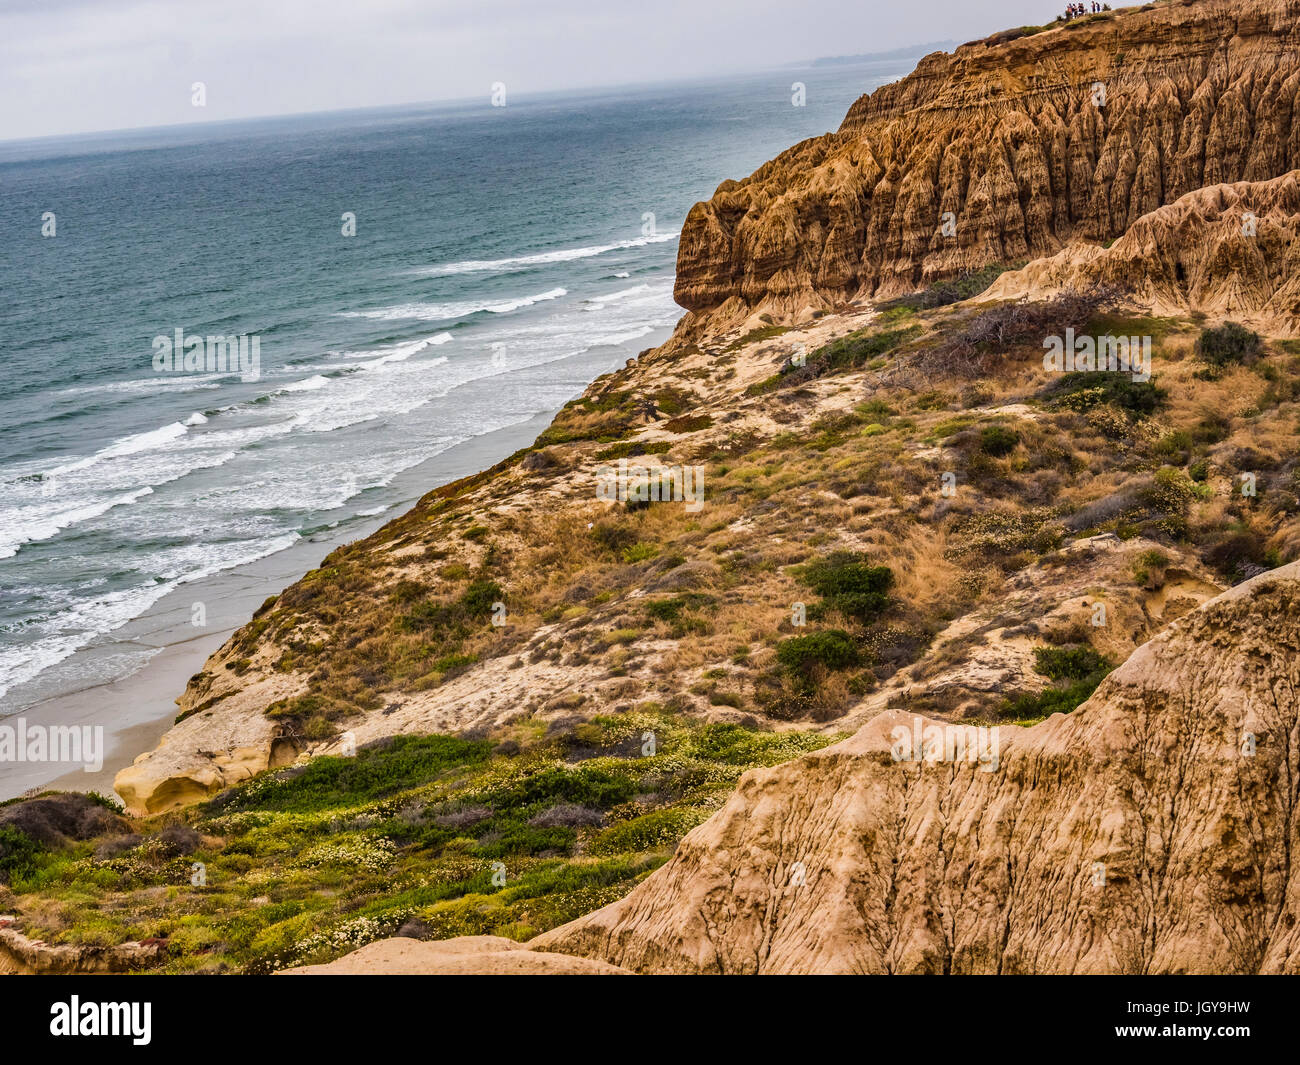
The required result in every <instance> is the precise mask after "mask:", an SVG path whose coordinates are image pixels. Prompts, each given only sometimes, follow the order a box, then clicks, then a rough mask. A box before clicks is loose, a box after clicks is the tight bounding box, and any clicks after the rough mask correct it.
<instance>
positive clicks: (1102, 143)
mask: <svg viewBox="0 0 1300 1065" xmlns="http://www.w3.org/2000/svg"><path fill="white" fill-rule="evenodd" d="M1298 16H1300V5H1297V4H1296V3H1295V2H1294V0H1245V2H1242V3H1232V2H1229V0H1195V2H1191V0H1187V2H1182V3H1162V4H1158V5H1157V4H1147V5H1146V6H1145V7H1143V8H1140V9H1128V10H1126V11H1121V12H1115V13H1106V14H1105V15H1100V16H1094V17H1091V18H1088V19H1083V20H1079V21H1076V22H1074V23H1071V24H1068V25H1064V26H1058V27H1056V28H1052V29H1048V30H1046V31H1044V32H1041V33H1035V34H1033V35H1030V36H1024V37H1020V38H1018V39H1012V40H1005V38H1006V37H1007V36H1009V35H1008V34H1001V35H998V36H997V37H995V38H990V39H989V41H988V42H975V43H972V44H967V45H964V46H963V47H961V48H958V49H957V50H956V51H955V52H954V53H952V54H951V55H947V54H944V53H936V54H934V55H931V56H929V57H927V58H926V59H925V60H923V61H922V62H921V63H920V65H919V66H918V67H917V69H916V71H915V72H914V73H912V74H911V75H910V76H908V77H906V78H904V79H902V80H901V81H899V82H897V83H895V84H893V85H889V86H886V87H884V88H881V89H879V90H877V91H876V92H874V93H872V94H871V95H869V96H865V97H863V98H862V99H860V100H859V101H858V102H857V103H855V104H854V105H853V107H852V108H851V109H850V111H849V113H848V116H847V117H846V118H845V120H844V123H843V125H842V126H841V127H840V129H839V130H838V131H837V132H835V133H831V134H827V135H826V136H823V137H818V138H813V139H811V140H807V141H804V142H803V143H801V144H798V145H796V146H795V147H793V148H791V149H790V150H788V151H787V152H785V153H783V154H782V155H781V156H779V157H778V158H776V159H774V160H772V161H771V162H769V163H767V164H766V165H764V166H762V167H760V168H759V169H758V170H757V171H756V172H755V173H754V174H752V175H751V176H750V177H748V178H746V179H744V180H743V181H739V182H738V181H726V182H723V184H722V185H720V186H719V188H718V190H717V192H716V193H715V194H714V196H713V198H712V199H711V200H709V201H708V202H706V203H700V204H697V205H696V206H695V207H694V208H693V209H692V210H691V212H690V214H689V216H688V218H687V220H686V223H685V225H684V227H683V230H682V236H681V245H680V251H679V255H678V266H677V286H676V298H677V301H678V302H679V303H680V304H681V305H682V306H683V307H686V308H687V309H688V310H690V311H692V312H704V311H710V310H716V309H718V308H720V307H721V308H722V312H721V315H719V314H716V313H715V314H714V315H713V316H712V317H713V318H714V319H717V318H719V317H723V318H735V317H736V316H738V315H741V316H743V314H745V313H749V312H751V311H754V310H756V309H759V308H761V309H764V310H767V311H771V312H774V313H776V314H778V315H781V316H786V317H789V318H794V319H797V318H798V317H800V316H801V315H804V314H806V313H807V312H809V311H812V310H819V309H820V310H826V309H830V308H832V307H834V306H835V305H838V304H842V303H843V302H844V301H846V300H850V299H853V298H856V297H862V296H868V295H874V294H883V295H892V294H895V293H897V292H900V291H905V290H910V289H913V288H915V287H917V286H918V285H922V284H925V283H927V282H929V281H933V280H935V279H938V278H944V277H949V276H952V275H954V274H959V273H961V272H963V271H967V270H970V269H973V268H978V267H980V266H983V265H986V264H989V263H993V262H1002V263H1014V262H1019V261H1026V260H1032V259H1037V258H1040V257H1043V256H1049V255H1053V254H1055V253H1056V252H1058V251H1059V250H1060V249H1061V248H1062V247H1063V246H1064V245H1065V244H1066V243H1068V242H1070V241H1080V240H1081V241H1090V242H1097V243H1099V242H1105V241H1107V240H1110V239H1113V238H1115V237H1118V236H1120V235H1121V234H1123V233H1124V232H1125V231H1126V230H1128V229H1129V227H1130V226H1132V225H1133V223H1134V222H1135V221H1137V219H1139V218H1140V217H1141V216H1142V215H1144V214H1147V213H1148V212H1151V211H1153V210H1155V209H1156V208H1158V207H1161V206H1163V205H1165V204H1170V203H1172V202H1173V201H1175V200H1176V199H1178V198H1179V197H1180V196H1183V195H1185V194H1186V193H1189V192H1192V191H1193V190H1196V189H1199V188H1201V187H1203V186H1206V185H1215V184H1219V183H1223V182H1237V181H1262V180H1267V179H1270V178H1274V177H1277V176H1279V175H1281V174H1284V173H1286V172H1287V171H1289V170H1292V169H1294V168H1296V167H1298V166H1300V127H1297V126H1294V125H1293V123H1292V115H1293V112H1294V111H1295V107H1296V97H1297V92H1300V18H1298ZM945 220H947V221H948V222H950V225H945ZM703 324H704V323H702V322H701V321H700V320H699V317H698V315H691V316H688V318H687V320H686V323H685V326H686V330H687V331H689V330H690V329H692V328H693V327H697V326H701V325H703Z"/></svg>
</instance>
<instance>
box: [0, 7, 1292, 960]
mask: <svg viewBox="0 0 1300 1065" xmlns="http://www.w3.org/2000/svg"><path fill="white" fill-rule="evenodd" d="M1298 20H1300V5H1295V4H1283V3H1278V2H1276V0H1247V2H1245V3H1240V4H1236V5H1228V4H1226V3H1222V2H1220V0H1204V2H1199V3H1193V4H1181V3H1179V4H1160V5H1148V6H1147V7H1144V8H1142V9H1133V10H1130V11H1126V12H1116V13H1112V14H1108V16H1107V17H1105V18H1097V19H1085V20H1080V22H1079V23H1076V24H1072V26H1071V27H1070V28H1048V29H1045V30H1043V31H1042V32H1035V33H1027V32H1026V33H1019V32H1017V33H1011V34H1003V35H998V37H997V38H996V39H990V41H988V42H979V43H976V44H972V45H966V46H963V47H962V48H960V49H958V50H957V52H956V53H954V54H953V55H952V56H944V55H936V56H931V57H929V58H927V59H926V60H925V61H924V62H923V63H922V64H921V65H920V66H919V67H918V69H917V71H916V72H915V73H914V74H913V75H911V76H910V77H909V78H907V79H904V80H903V81H901V82H899V83H897V84H896V85H894V86H889V87H886V88H885V89H882V90H879V91H878V92H876V93H874V94H872V95H871V96H870V97H865V98H864V99H863V100H862V101H859V103H858V104H855V105H854V107H853V108H852V109H851V111H850V113H849V116H848V118H847V119H846V120H845V124H844V127H843V128H842V129H841V131H840V132H839V133H836V134H833V135H830V136H828V137H826V138H821V139H819V140H816V141H811V142H806V143H805V144H803V145H799V146H796V147H795V148H794V149H791V151H790V152H788V153H786V154H785V155H783V156H782V157H781V158H780V159H778V160H775V161H773V162H772V163H769V164H768V165H767V166H765V167H763V168H762V169H760V170H759V171H758V172H757V174H755V175H754V176H753V177H752V178H750V179H747V181H745V182H741V183H736V182H729V183H726V184H724V186H723V187H722V188H721V189H720V190H719V193H718V195H717V196H715V197H714V199H713V200H712V201H710V202H709V203H708V204H702V205H699V206H698V207H697V208H696V209H695V210H694V211H693V212H692V214H691V219H690V221H689V222H688V225H687V229H686V231H685V232H684V234H683V238H682V246H681V249H680V256H679V297H680V298H681V299H682V302H683V303H684V305H686V306H688V307H689V308H691V313H689V314H687V315H686V317H685V318H684V319H683V322H682V324H681V326H680V327H679V329H678V331H677V332H676V334H675V335H674V337H673V338H672V339H671V340H670V341H669V342H668V343H667V344H665V345H663V346H662V347H660V348H657V349H653V350H648V351H646V352H643V353H642V354H641V356H640V357H639V358H638V359H635V360H629V362H628V364H627V365H626V366H625V367H624V368H622V369H620V370H618V371H617V372H615V373H611V374H608V375H606V376H604V377H602V378H600V379H598V380H597V381H595V382H593V383H592V384H591V386H590V387H589V388H588V389H587V390H586V391H585V393H584V394H583V395H582V396H581V397H579V398H577V399H575V400H573V401H572V402H571V403H569V404H568V405H567V406H566V407H565V408H564V409H563V410H562V411H561V412H560V413H559V414H558V415H557V417H556V418H555V420H554V421H553V423H552V424H551V426H550V427H549V428H548V429H547V430H546V431H545V432H544V433H543V434H542V435H541V436H540V437H539V438H538V439H537V441H536V442H535V443H534V444H533V445H532V446H530V447H528V448H526V449H524V450H522V451H520V452H518V453H517V454H515V455H512V456H511V457H509V458H508V459H505V460H504V461H502V462H501V463H499V464H498V465H496V466H495V467H493V468H492V469H490V470H486V471H484V472H483V473H480V474H477V475H475V476H472V477H468V478H465V479H463V480H461V481H458V482H455V483H453V484H449V485H446V486H442V487H439V488H436V489H434V490H433V491H431V492H430V493H429V494H428V495H426V496H425V497H424V498H422V499H421V500H420V501H419V502H418V503H417V505H416V506H415V507H413V508H412V509H411V510H410V511H409V512H408V513H407V514H405V515H403V516H401V517H400V518H397V519H396V520H394V521H392V522H390V523H389V524H387V525H385V526H384V527H383V528H382V529H380V530H379V531H377V532H376V533H374V534H373V535H372V536H370V537H368V538H366V539H364V540H362V541H359V542H357V543H353V544H349V545H347V546H345V547H342V548H339V549H338V550H336V551H334V552H333V553H332V554H330V555H329V557H327V558H325V559H324V560H322V563H321V565H320V566H319V567H318V568H317V569H314V570H312V571H311V572H310V573H308V574H306V575H305V576H304V577H303V578H302V579H301V580H300V581H298V582H296V583H294V584H293V585H291V586H290V587H288V588H286V589H284V590H283V591H282V592H280V593H279V594H277V595H275V596H272V597H271V598H269V599H268V600H267V601H266V602H265V603H264V604H263V605H262V607H261V608H260V609H259V610H258V611H257V614H256V615H255V617H254V618H252V619H251V620H250V621H249V622H248V624H247V625H245V626H244V627H243V628H241V629H240V630H239V631H237V632H236V633H235V634H234V635H233V636H232V637H231V638H230V640H229V641H228V642H227V643H226V644H225V645H224V646H223V647H222V648H220V649H219V650H218V651H217V652H216V653H215V654H214V655H213V656H212V657H211V658H210V659H209V660H208V662H207V663H205V665H204V667H203V669H202V670H201V671H200V672H199V673H198V674H196V675H195V676H194V677H193V678H192V679H191V680H190V682H189V684H188V686H187V688H186V690H185V692H184V693H183V694H182V695H181V696H180V698H179V699H178V709H179V712H178V714H177V719H176V723H175V724H174V726H173V727H172V728H171V729H170V730H169V731H168V733H167V735H166V736H165V737H164V739H163V741H162V743H161V744H160V745H159V746H158V748H157V749H156V750H154V751H149V752H145V753H143V754H141V756H140V757H139V758H137V759H136V762H135V764H134V765H132V766H130V767H128V768H127V769H125V770H123V771H122V772H121V773H120V774H119V775H118V777H117V781H116V790H117V792H118V794H119V795H120V796H121V797H122V799H124V800H125V801H126V804H127V811H126V817H125V818H122V819H117V818H113V817H110V818H107V819H105V818H103V817H101V816H99V815H98V814H96V816H95V817H90V818H88V817H85V816H83V814H84V811H83V810H82V809H81V807H76V808H73V809H71V810H64V809H63V808H62V807H52V808H51V807H46V808H36V807H33V806H32V804H31V803H16V804H9V805H8V806H0V911H3V912H6V913H8V914H11V915H12V918H11V921H12V924H13V925H14V926H15V927H19V928H21V929H22V930H23V933H24V934H25V935H27V936H29V937H32V938H33V939H38V940H42V941H44V945H43V946H41V947H39V948H37V947H33V946H31V944H30V943H27V942H26V941H25V942H24V945H23V950H22V952H21V958H19V960H18V962H15V964H21V965H23V966H27V967H28V968H40V966H41V965H47V966H54V965H60V966H65V967H66V966H68V965H75V964H81V965H83V966H84V967H88V968H89V967H92V966H99V967H104V966H122V967H138V968H149V969H161V970H166V971H174V972H190V971H204V972H227V971H244V972H266V971H272V970H275V969H279V968H288V967H294V966H299V965H318V964H323V963H328V962H330V961H331V959H336V958H339V957H341V956H344V955H347V957H346V958H344V960H343V961H342V962H340V963H339V968H336V969H332V970H326V971H340V970H347V971H361V970H365V971H373V970H374V969H376V968H381V969H383V968H387V969H388V970H389V971H391V970H393V969H395V968H401V967H404V966H405V967H410V968H413V969H420V970H421V971H445V972H465V971H474V970H475V969H476V967H478V968H481V969H482V970H484V971H523V970H524V969H531V970H533V971H577V970H579V969H581V970H584V971H591V970H592V969H593V968H600V967H601V966H603V965H610V966H617V967H619V968H622V969H628V970H631V971H636V972H656V971H674V972H694V971H709V972H758V971H762V972H810V971H819V972H820V971H870V972H913V971H934V972H977V971H978V972H1157V971H1215V972H1256V971H1290V970H1292V969H1294V968H1295V966H1296V964H1297V963H1296V961H1295V960H1294V958H1295V950H1294V946H1293V944H1292V939H1293V936H1292V932H1291V930H1290V925H1291V924H1293V923H1294V915H1293V914H1292V912H1291V902H1290V901H1289V900H1290V895H1291V894H1293V891H1292V889H1291V887H1290V878H1291V872H1290V858H1289V855H1290V854H1291V853H1292V848H1293V845H1294V842H1295V841H1294V838H1293V837H1294V833H1295V823H1294V817H1293V812H1294V806H1295V801H1296V798H1297V796H1296V795H1295V794H1294V781H1295V780H1296V779H1300V767H1297V766H1296V765H1295V757H1296V755H1295V752H1296V750H1298V749H1300V736H1297V735H1296V729H1297V728H1298V727H1300V725H1298V724H1297V722H1298V721H1300V704H1298V702H1297V698H1296V692H1295V682H1296V678H1295V676H1294V672H1295V670H1294V653H1295V649H1296V648H1295V644H1296V642H1297V640H1300V634H1298V633H1297V631H1296V627H1295V616H1296V615H1295V599H1296V595H1297V587H1298V581H1300V573H1298V572H1297V570H1296V565H1295V564H1296V560H1297V559H1300V455H1298V453H1297V447H1296V436H1297V433H1300V341H1298V340H1296V339H1295V338H1294V337H1293V332H1294V329H1295V323H1297V322H1300V290H1297V289H1296V288H1295V285H1294V276H1295V271H1294V270H1293V269H1292V260H1293V254H1292V249H1293V247H1294V246H1295V241H1296V239H1297V237H1298V236H1300V232H1298V231H1297V211H1296V201H1295V198H1296V195H1297V193H1296V175H1295V173H1294V172H1293V171H1292V168H1293V167H1296V166H1297V165H1300V159H1297V158H1296V151H1295V149H1293V147H1292V145H1293V143H1294V141H1293V135H1292V132H1291V122H1290V107H1291V104H1290V101H1291V99H1292V98H1293V97H1294V90H1295V88H1296V86H1297V85H1300V81H1297V78H1300V71H1297V70H1294V69H1293V65H1294V64H1296V63H1297V62H1300V59H1297V56H1300V50H1298V49H1297V47H1296V44H1297V41H1296V39H1295V28H1296V25H1297V21H1298ZM1094 69H1102V70H1103V71H1104V72H1109V73H1105V74H1104V77H1105V82H1106V84H1107V85H1109V86H1110V89H1109V90H1108V96H1107V103H1106V105H1105V107H1104V108H1101V109H1097V108H1095V107H1093V106H1092V105H1091V104H1090V103H1087V102H1086V97H1085V96H1082V95H1080V94H1081V93H1082V92H1083V88H1082V87H1083V86H1085V85H1090V84H1091V82H1092V81H1094V80H1096V76H1095V75H1091V74H1090V73H1089V72H1090V71H1092V70H1094ZM972 175H974V176H972ZM1221 182H1228V183H1227V184H1223V183H1221ZM958 190H959V191H958ZM943 210H953V211H960V212H961V217H962V219H963V221H962V222H960V224H959V226H958V231H957V232H958V238H957V241H958V246H957V248H956V249H955V250H954V249H948V248H944V247H941V246H939V245H937V244H933V242H932V241H931V238H932V236H933V232H934V228H933V224H934V222H935V220H936V219H937V218H938V217H939V214H941V213H942V211H943ZM1246 212H1250V213H1252V214H1253V215H1255V217H1256V222H1257V225H1256V226H1255V227H1254V229H1253V231H1251V232H1246V231H1245V230H1243V229H1242V228H1241V226H1240V225H1239V222H1240V216H1241V215H1242V214H1243V213H1246ZM899 293H901V295H899ZM1241 323H1245V324H1244V325H1243V324H1241ZM1116 338H1123V341H1124V342H1123V343H1122V344H1120V343H1118V341H1117V339H1116ZM1129 338H1132V341H1131V342H1130V339H1129ZM1076 340H1083V341H1086V343H1085V344H1084V345H1083V346H1081V347H1080V346H1076V347H1073V348H1071V351H1072V353H1073V351H1075V350H1080V351H1082V350H1087V351H1091V352H1092V353H1093V354H1094V355H1095V354H1096V353H1101V354H1102V356H1103V362H1102V364H1101V366H1100V368H1098V365H1097V364H1096V363H1095V362H1089V363H1085V364H1083V365H1081V366H1078V367H1075V366H1074V364H1073V363H1072V364H1071V372H1059V368H1058V369H1051V368H1049V367H1048V365H1047V364H1046V363H1045V356H1046V355H1047V354H1049V353H1050V351H1051V350H1052V347H1053V343H1054V342H1055V344H1056V346H1057V348H1058V349H1063V348H1064V347H1065V346H1066V344H1067V342H1069V343H1073V342H1074V341H1076ZM1107 351H1112V352H1114V351H1123V352H1124V353H1125V355H1126V357H1127V355H1128V353H1130V352H1141V353H1145V358H1146V359H1149V361H1145V362H1143V364H1142V365H1141V366H1140V367H1137V366H1132V367H1127V368H1126V369H1125V371H1124V372H1117V371H1114V370H1108V369H1107V368H1106V366H1105V362H1104V356H1105V353H1106V352H1107ZM623 475H626V476H627V477H628V478H630V482H625V483H624V485H623V487H628V486H629V483H630V491H629V492H626V493H620V492H611V491H609V489H610V487H611V481H612V480H614V479H617V478H618V477H620V476H623ZM650 479H654V480H655V481H656V484H657V486H659V485H662V486H666V487H668V488H671V489H673V492H672V493H671V497H670V498H650V497H649V492H648V490H646V491H638V489H639V488H645V486H646V485H647V484H648V482H649V480H650ZM917 721H921V722H923V724H924V723H930V724H932V725H938V726H945V727H946V726H960V727H961V728H963V729H965V728H973V729H984V730H996V732H995V733H993V732H982V733H976V735H984V736H988V735H994V734H995V735H997V736H998V737H999V738H1000V739H999V747H998V751H997V756H996V759H995V760H994V761H995V762H996V764H993V765H992V768H989V766H988V765H987V764H986V765H981V764H978V763H976V764H970V763H963V762H954V761H953V759H952V758H945V759H943V760H939V761H938V762H937V764H927V763H925V762H919V763H918V762H915V761H910V762H906V761H905V762H901V763H900V762H896V761H895V760H894V758H893V756H892V754H891V747H892V746H893V745H894V744H895V743H896V742H897V740H896V738H895V737H894V736H892V735H891V733H892V730H893V729H894V728H895V727H903V726H905V725H906V726H908V727H912V725H914V723H915V722H917ZM1246 733H1249V734H1250V736H1251V737H1252V739H1251V741H1250V743H1251V745H1252V751H1253V752H1254V753H1253V754H1252V755H1251V756H1250V759H1252V760H1246V759H1245V758H1244V757H1239V756H1238V755H1237V754H1236V753H1235V752H1237V751H1238V750H1240V744H1241V742H1243V741H1244V736H1245V734H1246ZM986 762H988V760H987V759H986ZM37 801H42V800H37ZM58 801H59V802H63V801H64V800H58ZM51 809H53V810H55V811H56V812H59V813H60V817H63V818H64V821H66V825H65V826H64V827H62V828H60V829H59V830H58V831H53V830H51V831H49V832H43V834H42V832H37V834H36V835H35V836H33V835H31V833H32V832H35V831H36V829H34V828H32V827H31V826H32V825H36V824H40V825H44V824H45V823H46V822H47V821H48V820H49V817H51V816H53V814H51V812H50V810H51ZM42 810H44V812H41V811H42ZM91 812H92V813H94V811H91ZM38 815H39V816H38ZM73 815H75V816H73ZM60 823H61V824H62V823H63V822H60ZM24 826H27V827H24ZM7 832H8V833H9V834H8V835H6V834H5V833H7ZM14 833H16V835H14ZM37 836H39V838H37ZM24 840H25V841H26V842H24ZM194 862H199V863H201V864H202V865H203V867H204V869H205V870H207V874H208V875H207V879H206V880H205V881H204V882H202V883H195V882H192V881H191V880H190V875H191V874H190V870H191V869H192V868H193V863H194ZM1098 863H1101V865H1102V866H1104V869H1105V870H1106V874H1105V876H1104V877H1103V878H1102V883H1101V885H1099V890H1097V891H1093V889H1092V885H1093V877H1094V867H1095V866H1096V865H1097V864H1098ZM796 864H798V866H799V874H798V878H797V879H798V881H799V882H798V884H794V885H792V883H791V881H790V879H789V878H790V876H791V874H792V870H793V869H794V867H795V865H796ZM399 932H400V934H401V935H402V936H403V937H413V938H419V939H430V940H448V939H457V940H461V941H460V942H458V943H456V944H452V945H449V946H447V947H446V948H445V949H443V948H437V949H419V950H417V949H414V948H411V947H410V945H409V944H405V943H397V944H392V943H390V944H388V945H381V946H376V947H370V948H368V949H366V950H365V952H364V953H359V954H357V955H355V956H354V955H352V954H350V952H351V951H353V950H355V949H356V948H367V945H368V944H371V943H372V942H373V941H375V940H379V939H384V938H386V937H391V936H393V935H394V934H396V933H399ZM462 937H469V938H464V939H462ZM477 937H504V938H505V939H508V940H514V941H528V942H529V943H530V945H531V946H534V947H537V948H538V949H539V951H541V952H544V954H539V955H538V956H537V957H535V958H529V959H525V958H523V957H521V956H520V955H521V954H522V953H524V952H521V951H517V950H510V949H506V945H504V944H502V943H501V942H500V941H499V939H490V938H477ZM538 937H540V938H538ZM61 948H67V949H66V950H63V952H62V953H61V954H57V955H56V954H53V953H51V952H53V951H58V950H60V949H61ZM42 952H44V953H42ZM555 954H559V955H568V956H570V957H571V958H575V959H576V958H583V959H588V960H589V962H590V963H591V964H589V963H588V962H581V963H579V962H576V961H575V962H574V964H573V965H572V966H569V964H568V963H567V962H566V961H565V960H564V958H563V957H560V958H558V959H557V958H556V957H554V956H553V955H555ZM544 955H547V956H544ZM0 957H3V943H2V942H0ZM41 958H46V959H47V960H46V961H44V962H43V961H41V960H40V959H41ZM69 958H71V959H73V960H69ZM77 959H80V960H77Z"/></svg>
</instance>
